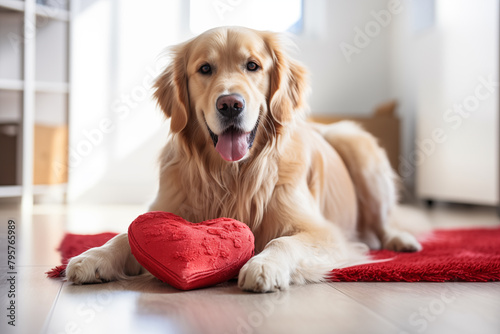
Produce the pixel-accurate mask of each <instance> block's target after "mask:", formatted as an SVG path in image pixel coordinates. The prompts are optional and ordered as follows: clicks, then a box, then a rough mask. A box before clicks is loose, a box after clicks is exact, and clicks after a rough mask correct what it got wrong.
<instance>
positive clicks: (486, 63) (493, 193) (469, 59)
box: [410, 0, 499, 205]
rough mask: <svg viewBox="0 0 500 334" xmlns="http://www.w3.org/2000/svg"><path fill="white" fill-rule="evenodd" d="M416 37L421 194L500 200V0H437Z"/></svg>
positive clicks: (415, 154)
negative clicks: (432, 17)
mask: <svg viewBox="0 0 500 334" xmlns="http://www.w3.org/2000/svg"><path fill="white" fill-rule="evenodd" d="M436 6H437V7H436V22H435V25H434V27H432V28H431V29H430V30H429V31H427V32H425V33H423V34H422V36H421V39H420V41H419V45H418V50H419V51H418V54H417V59H418V63H419V70H418V72H419V73H418V75H417V77H418V79H417V87H418V93H417V141H416V147H415V151H414V152H412V156H411V157H410V160H412V161H411V162H412V163H413V164H414V165H415V167H416V171H417V180H416V181H417V183H416V185H417V194H418V196H419V197H420V198H421V199H427V200H441V201H449V202H459V203H471V204H482V205H497V204H498V203H499V104H498V101H499V89H498V81H499V78H498V76H499V1H497V0H482V1H468V0H438V1H436Z"/></svg>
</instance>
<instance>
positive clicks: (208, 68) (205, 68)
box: [199, 64, 212, 74]
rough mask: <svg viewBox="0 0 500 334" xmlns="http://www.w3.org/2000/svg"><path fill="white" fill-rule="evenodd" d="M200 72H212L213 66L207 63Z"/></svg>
mask: <svg viewBox="0 0 500 334" xmlns="http://www.w3.org/2000/svg"><path fill="white" fill-rule="evenodd" d="M199 72H200V73H201V74H211V73H212V68H211V67H210V65H208V64H205V65H203V66H202V67H200V69H199Z"/></svg>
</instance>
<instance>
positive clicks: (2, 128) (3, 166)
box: [0, 123, 19, 186]
mask: <svg viewBox="0 0 500 334" xmlns="http://www.w3.org/2000/svg"><path fill="white" fill-rule="evenodd" d="M18 140H19V124H17V123H2V124H0V152H1V155H2V162H1V163H0V185H2V186H13V185H16V184H18V182H17V181H18V180H17V178H18V175H17V170H18V168H17V163H18V161H17V158H18V151H17V147H18Z"/></svg>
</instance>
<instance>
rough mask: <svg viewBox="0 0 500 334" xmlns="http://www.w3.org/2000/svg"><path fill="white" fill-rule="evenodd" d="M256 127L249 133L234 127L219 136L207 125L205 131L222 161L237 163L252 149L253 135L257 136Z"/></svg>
mask: <svg viewBox="0 0 500 334" xmlns="http://www.w3.org/2000/svg"><path fill="white" fill-rule="evenodd" d="M257 125H258V124H256V125H255V127H254V129H253V130H252V131H250V132H243V131H241V130H240V129H238V128H236V127H234V126H230V127H229V128H227V129H226V130H224V132H223V133H222V134H220V135H216V134H215V133H213V131H212V130H211V129H210V127H209V126H208V124H207V129H208V131H209V132H210V137H211V138H212V141H213V142H214V146H215V149H216V150H217V152H219V154H220V156H221V157H222V159H224V160H226V161H238V160H241V159H242V158H243V157H244V156H245V155H246V154H247V153H248V151H249V150H250V149H251V148H252V145H253V141H254V139H255V135H256V134H257Z"/></svg>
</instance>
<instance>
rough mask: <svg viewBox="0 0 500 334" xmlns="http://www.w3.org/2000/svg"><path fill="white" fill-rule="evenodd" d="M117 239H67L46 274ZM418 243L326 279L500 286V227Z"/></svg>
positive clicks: (437, 234)
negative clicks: (417, 249)
mask: <svg viewBox="0 0 500 334" xmlns="http://www.w3.org/2000/svg"><path fill="white" fill-rule="evenodd" d="M115 235H116V233H101V234H95V235H79V234H67V235H66V236H65V237H64V239H63V240H62V242H61V246H60V247H59V251H60V252H61V256H62V265H61V266H57V267H55V268H53V269H52V270H50V271H49V272H47V275H48V276H49V277H60V276H64V269H65V268H66V264H67V262H68V260H69V259H70V258H71V257H73V256H76V255H78V254H80V253H82V252H84V251H85V250H87V249H89V248H91V247H96V246H101V245H103V244H104V243H105V242H106V241H108V240H109V239H111V238H112V237H113V236H115ZM420 241H421V243H422V246H423V250H422V251H421V252H418V253H396V252H391V251H386V250H381V251H372V252H371V256H372V257H373V258H374V259H391V260H390V261H385V262H378V263H373V264H365V265H360V266H355V267H349V268H344V269H337V270H333V271H332V273H331V277H330V279H331V280H332V281H338V282H357V281H362V282H423V281H426V282H445V281H465V282H488V281H500V228H493V229H488V228H482V229H457V230H436V231H434V232H432V233H431V234H428V235H427V236H425V237H424V238H421V239H420Z"/></svg>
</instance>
